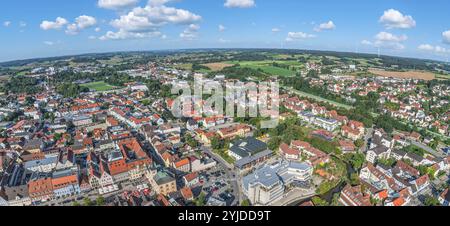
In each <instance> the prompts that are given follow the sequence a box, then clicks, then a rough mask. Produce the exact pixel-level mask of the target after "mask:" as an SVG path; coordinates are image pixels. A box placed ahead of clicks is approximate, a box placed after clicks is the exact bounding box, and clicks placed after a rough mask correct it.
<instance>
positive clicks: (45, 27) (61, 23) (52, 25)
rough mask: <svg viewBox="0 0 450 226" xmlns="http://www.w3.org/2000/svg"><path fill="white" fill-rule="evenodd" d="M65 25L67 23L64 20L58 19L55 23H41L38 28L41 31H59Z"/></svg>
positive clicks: (45, 21)
mask: <svg viewBox="0 0 450 226" xmlns="http://www.w3.org/2000/svg"><path fill="white" fill-rule="evenodd" d="M67 23H69V22H68V21H67V20H66V19H65V18H62V17H58V18H56V20H55V21H47V20H44V21H42V23H41V25H40V27H41V29H42V30H52V29H53V30H59V29H61V28H62V27H63V26H64V25H66V24H67Z"/></svg>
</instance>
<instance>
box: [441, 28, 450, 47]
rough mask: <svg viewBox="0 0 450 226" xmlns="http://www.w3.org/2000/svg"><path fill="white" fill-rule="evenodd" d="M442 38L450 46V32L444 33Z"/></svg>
mask: <svg viewBox="0 0 450 226" xmlns="http://www.w3.org/2000/svg"><path fill="white" fill-rule="evenodd" d="M442 38H443V39H444V42H445V43H447V44H450V30H448V31H444V32H442Z"/></svg>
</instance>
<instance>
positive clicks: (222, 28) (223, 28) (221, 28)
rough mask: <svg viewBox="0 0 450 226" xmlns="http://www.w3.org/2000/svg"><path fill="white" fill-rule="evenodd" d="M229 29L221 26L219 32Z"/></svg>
mask: <svg viewBox="0 0 450 226" xmlns="http://www.w3.org/2000/svg"><path fill="white" fill-rule="evenodd" d="M226 29H227V28H226V27H225V26H223V25H222V24H220V25H219V31H220V32H224V31H225V30H226Z"/></svg>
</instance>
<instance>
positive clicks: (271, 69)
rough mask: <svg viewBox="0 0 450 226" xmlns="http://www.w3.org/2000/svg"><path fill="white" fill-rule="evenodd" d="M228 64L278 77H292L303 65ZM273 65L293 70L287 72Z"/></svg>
mask: <svg viewBox="0 0 450 226" xmlns="http://www.w3.org/2000/svg"><path fill="white" fill-rule="evenodd" d="M226 63H228V64H232V65H235V64H239V65H240V66H241V67H246V68H251V69H255V70H262V71H263V72H264V73H267V74H271V75H278V76H294V75H295V73H296V71H294V70H298V69H301V68H303V65H302V64H301V63H299V62H297V61H230V62H226ZM273 63H278V64H280V65H286V66H287V67H291V68H292V69H293V70H288V69H286V68H282V67H276V66H273Z"/></svg>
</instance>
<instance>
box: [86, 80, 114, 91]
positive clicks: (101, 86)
mask: <svg viewBox="0 0 450 226" xmlns="http://www.w3.org/2000/svg"><path fill="white" fill-rule="evenodd" d="M81 86H83V87H87V88H89V89H91V90H95V91H97V92H102V91H109V90H113V89H116V87H115V86H111V85H109V84H108V83H106V82H103V81H101V82H91V83H86V84H82V85H81Z"/></svg>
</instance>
